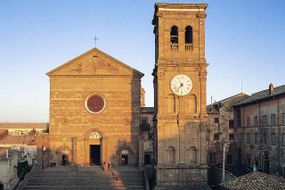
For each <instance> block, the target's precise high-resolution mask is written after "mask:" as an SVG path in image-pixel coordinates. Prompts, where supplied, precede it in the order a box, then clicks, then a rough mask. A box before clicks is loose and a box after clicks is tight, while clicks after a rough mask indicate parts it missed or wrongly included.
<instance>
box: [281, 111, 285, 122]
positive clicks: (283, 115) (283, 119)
mask: <svg viewBox="0 0 285 190" xmlns="http://www.w3.org/2000/svg"><path fill="white" fill-rule="evenodd" d="M282 125H285V113H282Z"/></svg>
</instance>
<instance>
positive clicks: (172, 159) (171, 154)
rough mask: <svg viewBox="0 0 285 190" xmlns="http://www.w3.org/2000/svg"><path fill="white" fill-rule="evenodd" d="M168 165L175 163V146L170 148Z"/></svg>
mask: <svg viewBox="0 0 285 190" xmlns="http://www.w3.org/2000/svg"><path fill="white" fill-rule="evenodd" d="M167 151H168V163H175V149H174V147H173V146H170V147H168V149H167Z"/></svg>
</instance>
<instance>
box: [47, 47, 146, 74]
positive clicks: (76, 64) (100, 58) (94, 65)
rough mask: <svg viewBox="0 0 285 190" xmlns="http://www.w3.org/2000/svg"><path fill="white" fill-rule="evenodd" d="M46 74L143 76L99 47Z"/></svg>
mask: <svg viewBox="0 0 285 190" xmlns="http://www.w3.org/2000/svg"><path fill="white" fill-rule="evenodd" d="M47 75H48V76H61V75H62V76H64V75H137V76H140V77H143V75H144V74H143V73H141V72H139V71H137V70H135V69H133V68H131V67H130V66H128V65H126V64H124V63H123V62H121V61H119V60H117V59H115V58H114V57H112V56H110V55H108V54H106V53H104V52H102V51H100V50H99V49H97V48H93V49H91V50H89V51H87V52H86V53H84V54H82V55H80V56H78V57H76V58H74V59H72V60H70V61H68V62H67V63H65V64H63V65H61V66H59V67H57V68H55V69H53V70H51V71H50V72H48V73H47Z"/></svg>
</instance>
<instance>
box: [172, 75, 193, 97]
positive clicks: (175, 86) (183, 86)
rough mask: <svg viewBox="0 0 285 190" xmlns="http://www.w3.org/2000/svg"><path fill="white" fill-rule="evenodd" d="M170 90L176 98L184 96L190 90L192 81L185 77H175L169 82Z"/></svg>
mask: <svg viewBox="0 0 285 190" xmlns="http://www.w3.org/2000/svg"><path fill="white" fill-rule="evenodd" d="M170 89H171V91H172V92H173V93H174V94H176V95H178V96H185V95H187V94H189V92H190V91H191V89H192V81H191V79H190V77H188V76H187V75H176V76H175V77H173V79H172V80H171V82H170Z"/></svg>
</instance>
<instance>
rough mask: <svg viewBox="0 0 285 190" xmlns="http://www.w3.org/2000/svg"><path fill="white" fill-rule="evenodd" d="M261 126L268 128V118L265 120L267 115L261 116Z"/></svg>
mask: <svg viewBox="0 0 285 190" xmlns="http://www.w3.org/2000/svg"><path fill="white" fill-rule="evenodd" d="M261 124H262V126H268V118H267V115H263V116H262V120H261Z"/></svg>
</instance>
